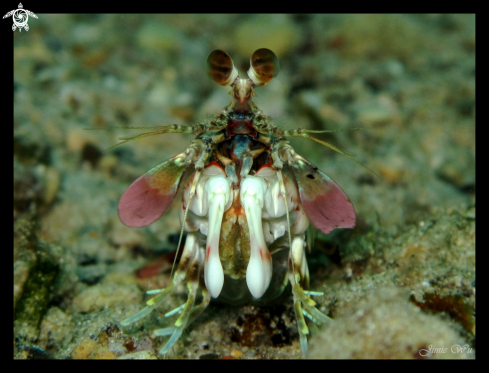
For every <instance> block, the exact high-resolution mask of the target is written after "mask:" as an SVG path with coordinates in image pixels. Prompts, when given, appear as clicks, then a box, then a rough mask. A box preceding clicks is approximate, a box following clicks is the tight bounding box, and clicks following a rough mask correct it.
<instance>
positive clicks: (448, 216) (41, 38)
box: [14, 14, 475, 358]
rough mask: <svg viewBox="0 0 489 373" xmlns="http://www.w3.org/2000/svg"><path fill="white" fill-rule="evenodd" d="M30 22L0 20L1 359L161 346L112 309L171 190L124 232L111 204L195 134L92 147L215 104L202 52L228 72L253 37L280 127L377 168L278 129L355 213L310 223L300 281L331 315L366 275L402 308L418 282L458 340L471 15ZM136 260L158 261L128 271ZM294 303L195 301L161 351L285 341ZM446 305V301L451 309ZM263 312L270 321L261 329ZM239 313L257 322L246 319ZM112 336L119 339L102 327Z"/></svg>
mask: <svg viewBox="0 0 489 373" xmlns="http://www.w3.org/2000/svg"><path fill="white" fill-rule="evenodd" d="M29 27H30V29H29V31H28V32H18V31H15V32H14V307H15V311H14V315H15V332H14V334H15V338H16V339H15V349H16V350H15V354H16V355H15V356H16V357H17V358H36V357H38V356H49V357H57V358H68V357H74V358H84V357H91V358H103V357H109V358H114V357H119V356H124V355H126V354H128V353H130V352H140V351H149V352H148V353H151V351H153V348H152V347H151V346H152V344H153V343H154V344H155V346H156V347H155V349H154V351H156V348H158V349H159V348H160V347H161V345H162V343H163V341H164V338H155V337H154V335H153V336H151V328H150V327H148V326H147V325H143V324H141V325H139V326H137V327H134V329H131V332H130V333H129V334H130V335H131V336H132V337H129V336H128V335H126V334H124V333H122V331H121V330H119V328H118V327H117V325H116V324H117V323H118V322H120V320H122V319H124V318H125V317H127V316H129V315H130V314H132V313H134V312H136V311H137V310H139V309H140V308H141V305H142V299H143V292H144V290H146V289H148V288H155V287H163V286H165V284H166V283H167V282H168V276H169V275H168V273H167V272H165V271H167V270H168V264H166V265H164V264H161V263H167V262H165V261H164V260H163V261H161V259H158V258H161V255H164V254H165V253H168V252H171V251H173V250H175V247H176V242H175V234H177V235H178V232H179V230H180V223H179V220H178V218H177V213H176V211H178V208H179V206H173V211H172V212H169V213H167V214H166V215H165V216H164V217H163V218H162V219H161V220H159V221H158V222H156V223H154V224H153V225H151V226H150V227H147V228H141V229H134V228H128V227H125V226H124V225H123V224H122V223H120V221H119V219H118V216H117V203H118V200H119V198H120V195H121V194H122V193H123V191H124V190H125V188H126V187H127V186H129V185H130V183H131V182H132V181H134V180H135V179H136V178H137V177H139V176H141V175H142V174H144V173H145V172H146V171H148V170H149V169H150V168H152V167H153V166H155V165H157V164H159V163H161V162H162V161H164V160H166V159H168V158H170V157H171V156H173V155H176V154H178V153H181V152H183V151H184V150H185V149H186V147H187V146H188V144H189V143H190V141H191V140H192V138H193V136H192V135H183V134H167V135H163V136H154V137H147V138H144V139H140V140H137V141H134V142H130V143H128V144H125V145H123V146H121V147H116V148H115V149H113V150H111V151H108V152H105V150H106V149H108V148H109V147H111V146H113V145H115V144H116V143H117V142H118V141H119V140H118V139H119V138H120V137H126V136H133V135H136V134H138V133H141V132H142V131H138V130H123V129H118V130H106V128H108V127H124V126H131V127H139V126H159V125H168V124H173V123H177V124H184V125H189V124H192V123H198V122H202V121H204V120H205V119H206V118H209V116H214V115H217V114H218V113H219V112H220V111H221V110H222V109H223V108H224V106H226V105H227V104H228V103H229V102H230V97H229V95H228V91H229V88H226V87H221V86H219V85H217V84H215V83H214V82H212V81H211V80H210V79H209V78H208V77H207V75H206V72H205V61H206V58H207V56H208V54H209V53H210V52H211V51H212V50H214V49H222V50H225V51H226V52H227V53H229V54H230V55H231V57H232V58H233V60H234V63H235V64H236V66H237V67H238V69H239V72H240V74H239V75H240V76H241V77H245V76H246V71H247V69H248V67H249V60H250V56H251V54H252V53H253V52H254V51H255V50H256V49H259V48H269V49H271V50H272V51H274V52H275V54H276V55H277V57H278V58H279V60H280V66H281V71H280V73H279V74H278V76H277V77H276V78H275V79H274V80H273V81H272V82H271V83H269V84H268V85H267V86H266V87H263V88H257V89H256V93H257V96H256V98H255V100H254V101H255V103H256V104H257V106H258V107H259V108H260V109H261V110H263V112H264V113H265V114H267V115H270V116H272V118H273V120H274V123H275V124H276V125H281V126H283V127H285V128H287V129H292V128H297V127H301V128H310V129H316V130H320V129H330V130H338V129H341V130H345V131H343V132H335V133H328V134H321V135H317V137H319V138H321V139H323V140H325V141H327V142H330V143H332V144H334V145H335V146H337V147H338V148H340V149H341V150H343V151H345V152H347V153H350V154H354V155H355V156H356V158H357V159H358V161H359V162H361V163H362V164H364V165H365V166H367V167H368V168H369V169H371V170H372V171H373V172H374V173H375V174H377V175H379V176H380V177H379V178H378V177H376V176H375V175H374V174H373V173H372V172H370V171H369V170H368V169H366V168H364V167H362V166H361V165H359V164H357V163H355V162H352V161H351V160H349V159H347V158H346V157H343V156H341V155H340V154H338V153H335V152H334V151H332V150H331V149H328V148H325V147H322V146H320V145H319V144H317V143H314V142H312V141H308V140H306V139H290V141H291V144H292V146H293V147H294V148H295V149H296V151H297V152H298V153H299V154H301V155H303V156H304V157H305V158H307V159H309V160H310V161H312V162H313V163H314V164H316V165H317V166H318V167H319V168H320V169H321V170H322V171H323V172H325V173H326V174H327V175H328V176H330V177H331V178H333V179H334V180H335V181H336V182H337V184H338V185H340V186H341V188H342V189H343V190H344V191H345V193H346V194H347V195H348V196H349V198H350V199H351V200H352V202H353V204H354V206H355V209H356V212H357V227H356V228H355V229H353V230H348V231H342V232H334V233H333V234H331V235H329V236H319V238H318V240H317V250H318V251H317V253H316V254H314V252H313V254H312V255H311V263H310V265H311V281H312V285H313V286H314V288H315V290H320V291H325V288H327V289H329V290H328V291H327V294H326V295H325V296H324V297H321V298H320V300H319V301H318V302H319V304H320V307H321V310H322V311H323V312H325V313H326V314H328V315H330V316H332V317H333V318H334V317H338V318H339V317H341V315H343V314H345V315H347V314H348V312H353V311H354V310H353V309H352V308H351V307H352V304H351V303H349V302H350V300H352V299H363V298H364V297H365V296H366V294H367V293H368V289H376V288H377V289H378V288H381V287H382V286H389V287H393V288H395V289H398V290H399V289H400V288H402V289H403V290H402V291H404V293H402V294H403V295H395V296H394V297H399V299H401V300H399V302H401V304H402V302H403V301H405V302H406V304H408V305H409V306H412V307H417V308H416V309H422V307H421V305H423V304H424V305H425V304H426V303H429V301H428V298H427V296H428V295H433V296H435V297H438V298H436V299H437V300H439V301H440V302H441V303H443V302H445V303H446V306H445V308H443V307H441V306H439V305H438V306H436V307H434V306H433V307H431V308H430V307H428V311H427V312H429V313H430V316H431V314H432V313H436V314H438V313H440V312H441V313H442V314H443V315H449V316H447V317H446V318H445V319H446V323H445V324H443V325H445V327H446V328H448V329H447V330H455V331H454V332H453V333H454V334H453V338H455V339H456V338H461V339H462V341H468V343H473V333H474V330H475V329H474V319H473V313H474V311H473V310H474V307H475V295H474V289H475V280H474V278H475V257H474V249H475V228H474V224H475V16H474V15H307V14H301V15H49V14H38V19H34V18H32V17H30V18H29ZM358 127H362V128H363V129H361V130H355V131H348V129H352V128H358ZM87 128H96V129H98V130H86V129H87ZM430 232H431V233H430ZM432 232H435V233H433V234H432ZM411 258H412V259H411ZM401 259H402V260H404V262H402V260H401ZM152 260H160V262H158V263H160V264H159V266H160V267H158V268H160V269H159V271H160V272H163V273H160V274H159V275H158V276H156V277H151V278H141V277H138V276H135V275H134V271H135V270H137V269H138V268H141V267H142V266H144V265H145V264H147V263H148V262H151V261H152ZM410 260H411V261H410ZM413 260H414V261H413ZM399 263H401V264H399ZM165 266H166V267H165ZM170 266H171V264H170ZM163 267H164V268H163ZM398 267H400V268H401V269H398ZM395 268H397V269H395ZM450 271H452V272H453V271H455V272H453V273H452V272H450ZM367 274H368V276H367ZM36 276H37V277H36ZM366 277H368V278H369V279H370V280H369V281H367V282H366V280H365V278H366ZM380 284H382V285H380ZM425 284H427V285H425ZM447 289H448V290H447ZM182 294H183V293H182ZM396 294H397V293H396ZM403 296H404V298H402V297H403ZM408 296H411V298H410V300H407V297H408ZM447 297H451V298H447ZM182 299H184V297H183V298H182V296H180V300H178V299H177V300H175V302H176V303H175V306H178V304H179V302H180V303H181V302H182ZM286 299H288V298H286ZM344 299H348V301H344ZM396 299H397V298H396ZM402 299H404V300H402ZM430 299H431V298H430ZM447 299H448V300H447ZM169 302H170V301H169ZM396 302H397V300H396ZM431 302H432V303H433V302H434V301H433V300H431ZM291 303H292V302H291V301H290V299H289V300H287V301H286V302H285V303H284V304H287V305H286V306H280V307H282V308H279V309H277V308H276V307H277V306H276V307H275V308H272V311H266V312H268V313H266V312H265V314H266V315H268V316H264V317H262V318H260V317H257V311H256V308H253V307H251V308H246V307H245V308H241V309H236V308H226V307H223V306H211V310H210V311H209V313H208V314H209V316H206V313H204V315H203V316H202V320H201V319H199V320H197V321H196V322H195V323H194V324H192V326H191V327H190V329H191V330H192V328H195V329H194V332H192V331H190V334H188V335H184V337H182V340H184V341H185V342H182V343H181V344H177V346H176V347H175V354H176V355H175V356H176V357H190V358H195V357H202V356H208V355H209V356H210V358H213V357H222V356H227V355H232V356H234V357H238V358H245V357H246V358H260V357H261V358H263V357H269V358H281V357H297V356H299V355H298V353H299V352H298V351H299V348H298V340H297V332H296V330H294V328H295V324H294V321H293V319H294V318H293V310H292V308H291ZM434 303H436V302H434ZM438 303H439V302H438ZM438 303H437V304H438ZM445 303H443V304H445ZM169 307H170V306H169ZM406 307H407V306H406ZM420 307H421V308H420ZM437 307H438V308H437ZM440 307H441V308H442V310H441V311H440V310H439V308H440ZM457 307H459V308H460V307H461V308H460V309H463V310H465V311H464V312H459V313H462V314H463V315H464V316H463V317H461V318H460V317H459V318H457V317H455V316H451V315H452V314H456V312H451V311H453V310H454V309H459V308H457ZM401 308H402V307H401ZM435 308H436V309H435ZM169 309H171V308H169ZM277 310H278V311H277ZM274 312H275V313H274ZM450 312H451V313H450ZM163 314H164V312H163ZM282 314H284V315H286V316H282ZM352 314H353V313H352ZM287 315H288V316H287ZM267 317H268V318H267ZM277 317H278V318H279V319H280V320H282V321H280V322H279V324H280V325H282V326H281V328H282V329H280V327H276V328H271V329H270V327H268V326H266V325H269V324H270V320H273V319H274V318H277ZM345 317H346V316H345ZM392 317H393V319H392V320H393V321H392V322H393V325H397V324H396V322H397V321H396V320H397V319H396V317H395V316H392ZM406 317H408V319H409V317H410V316H406ZM413 317H414V316H413ZM433 317H435V316H433ZM436 317H438V316H436ZM440 317H441V316H440ZM160 318H161V317H160ZM163 319H164V318H163ZM262 319H263V320H262ZM445 319H441V320H442V321H441V322H442V323H443V322H444V321H443V320H445ZM462 319H463V320H462ZM240 320H241V321H240ZM257 320H258V321H257ZM437 320H438V319H437ZM464 320H465V321H464ZM467 320H468V321H467ZM157 321H158V320H157ZM159 321H161V320H159ZM110 322H112V323H114V324H111V326H110V327H109V326H108V325H109V324H108V323H110ZM153 322H155V323H156V321H155V320H153ZM162 322H165V321H164V320H163V321H162ZM277 322H278V321H276V323H277ZM372 322H373V321H372ZM419 322H420V323H421V321H419ZM240 323H241V324H240ZM260 323H263V325H262V324H260ZM412 323H416V321H412ZM428 324H429V322H428ZM243 325H245V327H244V326H243ZM453 325H456V326H455V327H454V326H453ZM265 326H266V327H265ZM101 328H102V329H101ZM104 328H105V329H104ZM114 328H115V329H117V330H116V331H114V330H115V329H114ZM199 328H200V329H199ZM243 328H245V329H246V328H248V329H250V330H255V334H257V335H259V337H256V338H255V337H253V335H255V334H253V333H251V334H250V335H247V336H243V331H242V330H243ZM267 328H268V329H267ZM277 328H278V329H277ZM450 328H451V329H450ZM457 328H459V329H460V330H458V329H457ZM421 329H422V328H421ZM101 330H102V331H101ZM263 330H268V331H263ZM100 333H102V334H100ZM104 333H105V334H104ZM111 333H112V334H113V335H117V336H118V338H119V340H117V341H116V342H114V341H113V340H111V339H110V338H108V337H105V339H104V337H103V336H104V335H106V336H107V335H109V336H110V334H111ZM192 333H194V334H192ZM260 333H262V334H263V333H265V335H264V336H263V335H262V334H260ZM267 333H268V334H267ZM447 333H448V334H449V332H447ZM340 334H341V333H340ZM448 334H447V335H448ZM277 335H278V336H277ZM90 336H98V337H97V338H95V337H94V338H90ZM101 336H102V337H101ZM107 338H108V339H107ZM114 338H115V337H114ZM130 338H134V339H133V340H132V342H131V343H132V346H133V347H134V346H136V347H134V348H132V349H131V348H129V347H128V343H129V342H128V341H129V339H130ZM199 338H200V339H199ZM338 338H340V337H336V341H338ZM412 338H414V337H412ZM419 338H421V339H420V340H419V341H418V339H416V340H415V341H414V342H413V340H409V341H408V342H409V343H408V342H405V341H404V342H399V343H398V344H399V345H402V343H407V344H408V345H409V346H411V347H410V348H411V349H412V350H413V351H414V350H416V348H418V349H419V348H421V347H419V346H421V345H423V343H426V345H429V344H430V340H422V336H421V335H420V336H419ZM425 338H426V337H425ZM446 338H448V337H446ZM450 338H452V337H450ZM455 339H454V340H455ZM101 340H104V341H105V342H103V343H102V342H100V341H101ZM121 341H122V342H121ZM358 341H362V339H361V338H358ZM444 341H446V340H444ZM123 342H124V343H123ZM104 343H105V344H104ZM320 343H326V344H327V343H328V342H327V341H326V342H320ZM358 343H360V342H358ZM440 343H442V342H440ZM454 343H455V342H454ZM184 344H185V346H184ZM126 345H127V346H126ZM189 345H190V346H191V347H192V348H190V347H189ZM313 345H314V344H313ZM141 346H143V347H141ZM145 346H146V347H145ZM147 346H150V347H147ZM206 346H207V347H206ZM345 346H351V342H348V341H346V342H345ZM36 349H37V350H36ZM381 349H382V347H378V349H377V350H375V349H374V350H372V351H371V352H370V355H367V356H366V357H379V355H376V351H378V350H381ZM322 350H325V349H322ZM345 350H348V349H347V348H346V347H345ZM404 350H406V349H405V348H404V347H403V351H404ZM407 350H409V348H408V349H407ZM87 351H88V353H87ZM233 351H234V353H232V352H233ZM236 351H238V352H236ZM409 351H411V350H409ZM239 352H241V353H239ZM43 354H46V355H43ZM77 354H78V355H77ZM84 354H85V355H84ZM267 354H268V355H267ZM396 354H397V355H396ZM409 354H411V352H409ZM413 354H414V353H413ZM153 356H155V355H153ZM336 356H337V355H336ZM413 356H414V355H412V354H411V355H409V356H407V357H413ZM457 356H462V355H461V354H459V355H454V356H452V357H457ZM464 356H465V357H467V356H469V355H464ZM315 357H328V355H321V354H320V355H317V356H315ZM345 357H346V358H348V357H354V355H352V354H350V355H348V354H347V355H345ZM357 357H359V356H358V355H357ZM387 357H405V356H404V355H399V353H398V352H396V351H393V352H392V353H391V355H389V354H387ZM469 357H470V356H469Z"/></svg>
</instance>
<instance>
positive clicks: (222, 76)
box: [207, 49, 238, 85]
mask: <svg viewBox="0 0 489 373" xmlns="http://www.w3.org/2000/svg"><path fill="white" fill-rule="evenodd" d="M207 75H208V76H209V78H211V79H212V80H213V81H215V82H216V83H218V84H220V85H231V84H232V83H233V82H234V80H235V79H236V77H237V76H238V69H237V68H236V67H235V66H234V63H233V60H232V59H231V57H230V56H229V54H227V53H226V52H224V51H222V50H219V49H216V50H215V51H213V52H211V54H209V57H207Z"/></svg>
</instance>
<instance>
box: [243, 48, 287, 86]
mask: <svg viewBox="0 0 489 373" xmlns="http://www.w3.org/2000/svg"><path fill="white" fill-rule="evenodd" d="M250 65H251V66H250V68H249V70H248V76H249V77H250V79H251V80H252V81H253V83H255V84H256V85H258V86H264V85H266V84H268V83H270V81H271V80H272V79H273V78H274V77H276V76H277V75H278V73H279V71H280V64H279V62H278V58H277V56H276V55H275V53H273V52H272V51H271V50H270V49H266V48H261V49H258V50H256V51H255V53H253V55H252V56H251V60H250Z"/></svg>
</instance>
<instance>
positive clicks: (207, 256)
mask: <svg viewBox="0 0 489 373" xmlns="http://www.w3.org/2000/svg"><path fill="white" fill-rule="evenodd" d="M209 255H211V247H210V246H209V247H208V248H207V252H206V253H205V260H209Z"/></svg>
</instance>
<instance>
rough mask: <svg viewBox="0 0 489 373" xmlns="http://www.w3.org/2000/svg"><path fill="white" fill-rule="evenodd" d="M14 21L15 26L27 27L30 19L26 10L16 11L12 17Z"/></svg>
mask: <svg viewBox="0 0 489 373" xmlns="http://www.w3.org/2000/svg"><path fill="white" fill-rule="evenodd" d="M12 18H13V20H14V25H15V26H17V27H19V28H22V27H24V26H25V25H27V20H28V19H29V15H28V14H27V12H26V11H25V10H24V9H16V10H15V11H14V14H13V15H12Z"/></svg>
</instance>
